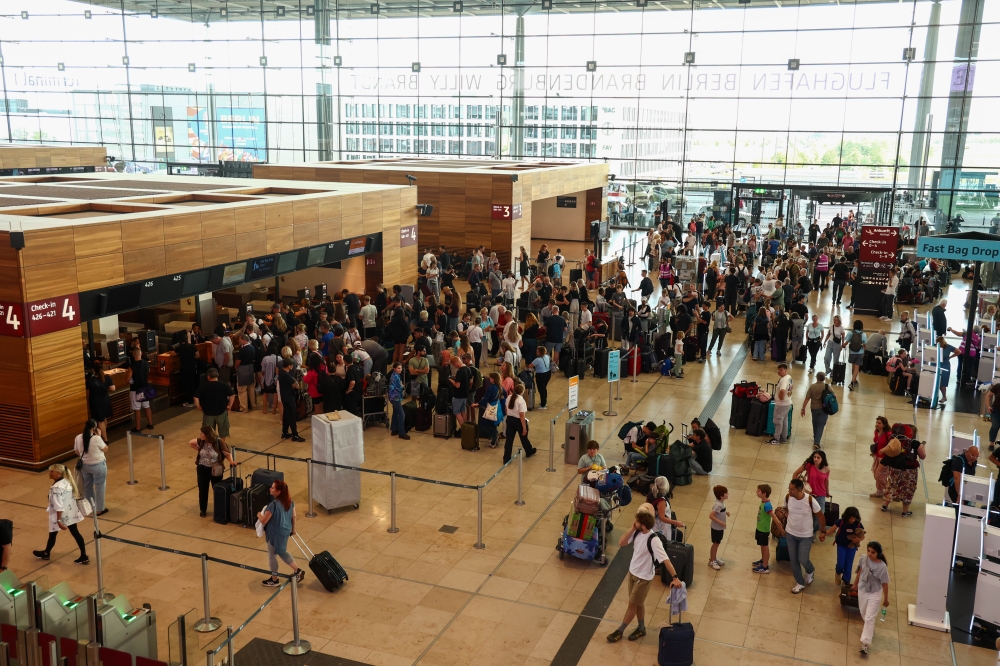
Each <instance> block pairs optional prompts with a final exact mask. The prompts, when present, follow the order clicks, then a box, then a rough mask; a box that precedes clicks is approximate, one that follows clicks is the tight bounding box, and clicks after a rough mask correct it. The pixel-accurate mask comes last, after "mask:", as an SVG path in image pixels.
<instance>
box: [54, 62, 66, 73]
mask: <svg viewBox="0 0 1000 666" xmlns="http://www.w3.org/2000/svg"><path fill="white" fill-rule="evenodd" d="M56 69H58V70H59V71H60V72H65V71H66V65H64V64H62V63H61V62H60V63H58V64H56Z"/></svg>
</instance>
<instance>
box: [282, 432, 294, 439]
mask: <svg viewBox="0 0 1000 666" xmlns="http://www.w3.org/2000/svg"><path fill="white" fill-rule="evenodd" d="M291 438H292V436H291V435H289V434H288V433H285V432H283V433H281V439H291Z"/></svg>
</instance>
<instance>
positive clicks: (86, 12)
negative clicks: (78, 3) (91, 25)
mask: <svg viewBox="0 0 1000 666" xmlns="http://www.w3.org/2000/svg"><path fill="white" fill-rule="evenodd" d="M91 16H92V14H91V13H90V10H89V9H88V10H86V11H85V12H83V18H85V19H89V18H90V17H91Z"/></svg>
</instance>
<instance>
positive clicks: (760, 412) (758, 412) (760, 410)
mask: <svg viewBox="0 0 1000 666" xmlns="http://www.w3.org/2000/svg"><path fill="white" fill-rule="evenodd" d="M767 412H768V409H767V404H766V403H763V402H761V401H760V400H757V399H756V398H755V399H753V400H751V401H750V413H749V414H748V415H747V434H748V435H750V436H751V437H760V436H761V435H763V434H764V431H765V429H766V428H767Z"/></svg>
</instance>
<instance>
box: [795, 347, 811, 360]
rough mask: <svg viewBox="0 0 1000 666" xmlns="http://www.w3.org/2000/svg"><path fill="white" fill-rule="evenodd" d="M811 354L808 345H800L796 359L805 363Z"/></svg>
mask: <svg viewBox="0 0 1000 666" xmlns="http://www.w3.org/2000/svg"><path fill="white" fill-rule="evenodd" d="M808 355H809V349H808V347H806V345H804V344H803V345H800V346H799V353H798V354H796V355H795V360H796V361H798V362H799V363H805V362H806V359H807V358H808Z"/></svg>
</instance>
